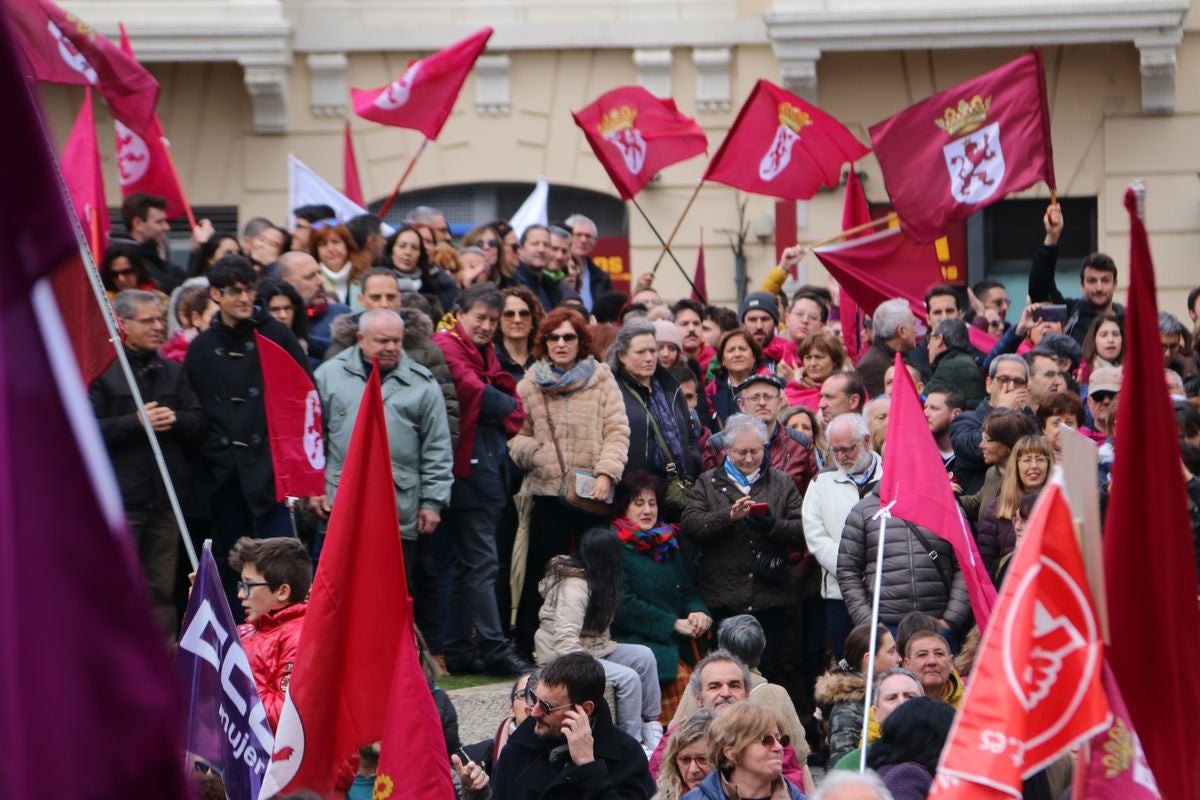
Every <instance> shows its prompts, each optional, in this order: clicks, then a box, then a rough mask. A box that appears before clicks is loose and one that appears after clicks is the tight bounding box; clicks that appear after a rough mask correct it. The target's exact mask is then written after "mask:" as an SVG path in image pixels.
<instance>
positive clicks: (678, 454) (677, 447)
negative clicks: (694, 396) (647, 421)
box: [635, 378, 687, 474]
mask: <svg viewBox="0 0 1200 800" xmlns="http://www.w3.org/2000/svg"><path fill="white" fill-rule="evenodd" d="M635 391H636V390H635ZM649 407H650V413H651V414H653V415H654V421H655V422H656V423H658V430H659V432H660V433H661V434H662V435H663V439H665V440H666V441H667V448H668V449H670V451H671V452H670V453H660V455H661V457H662V463H661V464H656V465H655V466H656V467H657V468H658V470H659V471H665V470H666V468H667V460H668V459H670V460H671V461H674V462H675V466H676V468H678V470H679V472H680V474H683V473H685V472H686V471H687V460H686V459H685V458H684V449H683V435H682V433H681V432H680V430H679V424H678V423H677V421H676V419H675V409H673V408H672V407H671V400H670V398H668V397H667V393H666V391H665V390H664V389H663V387H662V384H661V383H660V382H659V380H658V378H651V379H650V403H649ZM654 444H655V445H656V447H655V451H656V452H658V451H661V450H662V448H661V447H658V446H657V445H658V437H657V436H656V437H654Z"/></svg>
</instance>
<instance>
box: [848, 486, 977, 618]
mask: <svg viewBox="0 0 1200 800" xmlns="http://www.w3.org/2000/svg"><path fill="white" fill-rule="evenodd" d="M878 511H879V488H878V487H876V488H875V490H874V491H872V492H871V493H870V494H869V495H867V496H866V497H864V498H863V499H862V500H860V501H859V502H858V505H856V506H854V508H853V509H851V511H850V514H849V516H847V517H846V527H845V529H844V530H843V531H842V541H841V544H840V545H839V547H838V561H837V579H838V587H839V588H840V589H841V590H842V599H843V600H845V602H846V610H847V611H849V612H850V616H851V617H853V618H854V624H855V625H862V624H863V623H867V622H870V621H871V597H872V591H873V589H874V587H875V558H876V553H877V552H878V546H879V522H878V521H877V520H873V519H871V517H873V516H875V514H876V512H878ZM914 527H916V526H914ZM918 529H919V530H920V532H921V534H922V535H923V536H924V537H925V541H927V542H928V543H929V546H928V547H926V546H925V545H924V544H922V543H921V540H920V539H919V538H918V537H917V536H915V535H914V534H913V533H912V532H911V531H910V530H909V527H908V524H906V523H905V522H904V520H902V519H900V518H899V517H893V518H892V519H890V520H888V524H887V544H886V545H885V546H884V551H883V582H882V584H881V586H880V602H879V621H880V622H882V623H883V624H885V625H897V624H899V622H900V620H901V618H902V617H903V616H904V615H905V614H907V613H909V612H910V611H920V612H923V613H925V614H931V615H933V616H935V617H939V618H941V619H943V620H945V621H946V623H947V624H948V625H950V627H952V628H954V629H956V630H962V629H963V628H964V627H965V625H966V622H967V621H968V620H969V619H970V616H971V603H970V599H969V598H968V596H967V584H966V581H965V580H964V579H963V576H962V572H960V571H959V569H958V562H957V561H955V559H954V549H953V548H952V547H951V546H950V543H949V542H948V541H946V540H945V539H943V538H942V537H940V536H938V535H937V534H935V533H934V532H933V531H930V530H928V529H927V528H918ZM931 549H932V551H933V552H935V553H937V559H936V560H935V559H932V558H930V557H929V555H930V551H931ZM939 567H940V571H939Z"/></svg>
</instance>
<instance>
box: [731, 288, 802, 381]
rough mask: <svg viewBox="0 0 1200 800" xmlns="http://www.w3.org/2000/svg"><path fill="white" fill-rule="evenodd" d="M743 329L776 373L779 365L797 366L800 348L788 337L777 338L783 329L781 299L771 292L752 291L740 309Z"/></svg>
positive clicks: (770, 368) (768, 366)
mask: <svg viewBox="0 0 1200 800" xmlns="http://www.w3.org/2000/svg"><path fill="white" fill-rule="evenodd" d="M738 318H739V319H740V320H741V321H742V329H743V330H744V331H746V333H748V334H750V336H751V337H752V338H753V339H754V341H756V342H757V343H758V346H759V347H761V348H762V351H763V361H764V362H765V365H766V367H767V369H769V370H770V371H771V372H774V371H775V367H776V366H778V365H779V364H781V363H782V364H788V365H789V366H794V365H795V364H796V346H795V345H794V344H792V343H791V342H790V341H788V339H787V337H784V336H776V335H775V334H776V332H777V331H778V329H779V298H777V297H776V296H775V295H773V294H771V293H770V292H750V294H748V295H746V299H745V300H743V301H742V307H741V308H739V309H738Z"/></svg>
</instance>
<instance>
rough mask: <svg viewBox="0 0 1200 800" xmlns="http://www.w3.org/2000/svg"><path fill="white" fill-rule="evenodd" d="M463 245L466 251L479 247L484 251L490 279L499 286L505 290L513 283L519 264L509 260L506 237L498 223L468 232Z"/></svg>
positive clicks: (478, 227) (491, 223)
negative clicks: (468, 248) (505, 242)
mask: <svg viewBox="0 0 1200 800" xmlns="http://www.w3.org/2000/svg"><path fill="white" fill-rule="evenodd" d="M462 244H463V248H464V249H465V248H467V247H478V248H479V249H480V250H482V251H483V254H484V256H485V257H486V258H487V266H488V277H489V278H490V279H491V280H493V281H495V282H496V284H497V285H498V286H500V287H501V288H503V287H506V286H508V285H509V284H510V283H511V282H512V277H513V275H516V274H517V262H516V261H512V260H511V259H509V257H508V250H507V248H505V247H504V236H503V235H502V234H501V232H500V229H499V228H498V227H497V226H496V223H494V222H489V223H487V224H485V225H477V226H475V227H474V228H472V229H471V230H469V231H467V235H466V236H464V237H463V240H462Z"/></svg>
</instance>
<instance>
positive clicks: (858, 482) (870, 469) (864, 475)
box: [846, 451, 879, 489]
mask: <svg viewBox="0 0 1200 800" xmlns="http://www.w3.org/2000/svg"><path fill="white" fill-rule="evenodd" d="M878 463H879V454H878V453H875V452H874V451H872V453H871V463H870V464H869V465H868V466H867V468H866V469H864V470H863V471H862V472H847V473H846V477H848V478H849V479H850V480H852V481H854V485H855V486H857V487H858V488H860V489H861V488H862V487H864V486H866V485H867V483H868V482H869V481H870V480H871V476H872V475H874V474H875V467H876V465H877V464H878Z"/></svg>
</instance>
